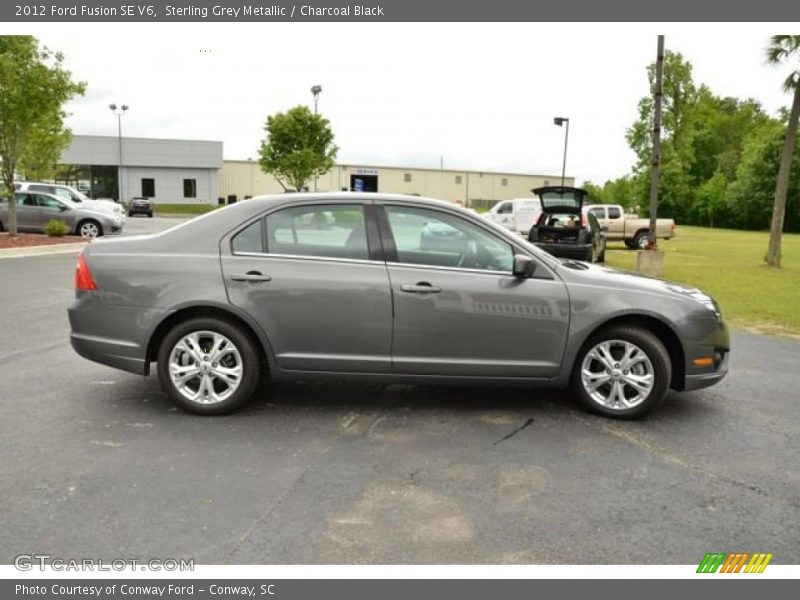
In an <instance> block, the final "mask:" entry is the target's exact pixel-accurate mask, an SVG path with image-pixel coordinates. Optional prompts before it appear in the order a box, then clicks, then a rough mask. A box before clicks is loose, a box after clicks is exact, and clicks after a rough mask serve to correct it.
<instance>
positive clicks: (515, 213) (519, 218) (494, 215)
mask: <svg viewBox="0 0 800 600" xmlns="http://www.w3.org/2000/svg"><path fill="white" fill-rule="evenodd" d="M541 213H542V203H541V202H540V201H539V199H538V198H513V199H511V200H501V201H500V202H498V203H497V204H495V205H494V206H493V207H492V208H491V210H489V212H486V213H483V216H484V218H486V219H488V220H489V221H492V222H493V223H497V224H498V225H501V226H503V227H505V228H506V229H510V230H511V231H513V232H514V233H519V234H522V235H528V232H529V231H530V229H531V227H532V226H533V224H534V223H535V222H536V220H537V219H538V218H539V215H540V214H541Z"/></svg>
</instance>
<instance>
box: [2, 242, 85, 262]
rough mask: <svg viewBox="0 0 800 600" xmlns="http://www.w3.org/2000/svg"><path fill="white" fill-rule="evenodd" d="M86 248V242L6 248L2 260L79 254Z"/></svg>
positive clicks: (3, 250)
mask: <svg viewBox="0 0 800 600" xmlns="http://www.w3.org/2000/svg"><path fill="white" fill-rule="evenodd" d="M85 247H86V242H74V243H71V244H51V245H49V246H25V247H23V248H4V249H2V250H0V259H3V258H21V257H23V256H45V255H47V254H69V253H71V252H76V253H77V252H79V251H80V250H83V249H84V248H85Z"/></svg>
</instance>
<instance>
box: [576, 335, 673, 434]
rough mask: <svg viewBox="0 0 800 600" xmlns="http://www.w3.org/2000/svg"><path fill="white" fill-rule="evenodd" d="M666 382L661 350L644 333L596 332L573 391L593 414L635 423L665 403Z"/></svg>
mask: <svg viewBox="0 0 800 600" xmlns="http://www.w3.org/2000/svg"><path fill="white" fill-rule="evenodd" d="M671 377H672V365H671V363H670V360H669V355H668V354H667V350H666V349H665V348H664V344H662V343H661V341H660V340H659V339H658V338H657V337H656V336H655V335H653V334H652V333H650V332H649V331H647V330H646V329H642V328H640V327H629V326H621V327H614V328H610V329H606V330H604V331H601V332H599V333H598V334H596V335H594V336H592V338H591V339H590V340H589V341H588V342H587V343H586V344H585V345H584V347H583V349H582V351H581V352H580V354H579V355H578V358H577V360H576V362H575V369H574V372H573V377H572V387H573V391H574V392H575V394H576V395H577V397H578V399H579V400H580V402H581V404H583V405H584V406H585V407H586V408H588V409H589V410H591V411H592V412H595V413H598V414H601V415H604V416H607V417H613V418H618V419H636V418H638V417H641V416H644V415H645V414H647V413H648V412H650V411H651V410H653V409H654V408H655V407H656V406H658V404H659V403H660V402H661V401H662V400H663V399H664V396H666V394H667V391H668V390H669V383H670V379H671Z"/></svg>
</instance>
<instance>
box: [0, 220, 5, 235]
mask: <svg viewBox="0 0 800 600" xmlns="http://www.w3.org/2000/svg"><path fill="white" fill-rule="evenodd" d="M5 230H6V228H5V227H3V222H2V221H0V233H3V232H4V231H5Z"/></svg>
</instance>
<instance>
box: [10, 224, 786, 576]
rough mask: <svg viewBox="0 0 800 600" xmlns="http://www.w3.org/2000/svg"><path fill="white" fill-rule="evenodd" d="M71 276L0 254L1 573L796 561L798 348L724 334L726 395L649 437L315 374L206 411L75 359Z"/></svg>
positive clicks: (687, 407) (485, 400)
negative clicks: (56, 566)
mask: <svg viewBox="0 0 800 600" xmlns="http://www.w3.org/2000/svg"><path fill="white" fill-rule="evenodd" d="M140 221H141V222H142V223H141V224H140V223H139V222H140ZM156 221H157V219H153V220H150V219H129V222H128V223H129V226H128V227H126V230H127V232H128V233H135V232H136V229H135V228H136V227H151V226H155V225H156V223H155V222H156ZM167 221H169V220H168V219H167ZM170 222H171V221H170ZM134 224H135V225H134ZM74 263H75V255H74V254H65V255H57V256H36V257H25V258H22V257H19V258H7V259H0V282H2V299H3V308H2V311H0V332H2V334H1V335H2V340H3V342H4V343H3V345H2V348H1V349H0V365H2V369H1V372H2V386H0V401H1V403H2V409H3V418H2V419H0V433H1V435H0V448H1V450H0V452H1V453H2V457H3V458H2V461H0V496H1V497H2V498H3V510H2V512H1V513H0V552H1V554H0V561H1V562H3V563H10V562H12V561H13V558H14V556H15V555H17V554H21V553H47V554H50V555H52V556H54V557H62V558H79V557H104V558H109V559H110V558H114V557H125V558H128V557H138V558H152V557H158V558H168V557H170V558H193V559H195V561H196V562H197V563H198V564H203V563H211V564H218V563H233V564H259V563H411V564H418V563H611V564H627V563H634V564H644V563H649V564H662V563H666V564H689V563H695V564H697V563H698V562H699V561H700V560H701V559H702V557H703V555H704V554H705V553H706V552H711V551H722V552H733V551H744V552H756V551H757V552H772V553H774V555H775V557H774V559H773V562H774V563H797V562H798V561H800V544H798V540H800V523H799V522H798V519H797V515H798V514H799V513H798V510H800V442H799V441H798V440H800V403H799V401H798V398H800V394H799V393H798V381H799V380H798V375H797V369H798V365H800V343H798V342H794V341H790V340H782V339H777V338H771V337H764V336H757V335H751V334H746V333H741V332H735V333H734V337H733V342H734V351H733V354H732V364H731V369H732V374H731V375H730V376H729V377H728V378H727V379H726V380H725V381H724V382H723V383H722V384H720V385H718V386H716V387H714V388H710V389H708V390H703V391H699V392H694V393H688V394H671V395H670V396H669V397H668V398H667V400H666V401H665V403H664V404H663V405H662V406H661V407H660V409H659V410H657V411H656V412H655V413H654V414H653V415H651V416H650V417H649V418H648V419H646V420H643V421H639V422H615V421H610V420H607V419H603V418H600V417H594V416H591V415H587V414H585V413H583V412H581V411H580V410H579V409H578V408H577V407H576V406H575V404H574V403H573V402H572V401H571V400H570V398H569V395H568V394H566V393H560V392H555V391H537V390H529V389H508V388H455V387H415V386H397V385H395V386H380V385H372V384H370V385H366V384H365V385H353V384H308V383H306V384H281V385H278V386H268V385H267V386H264V387H263V388H262V389H261V390H260V391H259V393H258V394H257V398H256V399H254V401H253V402H252V403H251V404H249V405H248V407H247V408H246V410H244V411H242V412H240V413H238V414H235V415H232V416H228V417H218V418H203V417H197V416H192V415H188V414H185V413H183V412H180V411H178V410H176V409H175V408H173V407H172V405H171V404H170V403H169V402H168V401H167V399H166V398H165V396H164V395H163V394H162V392H161V391H160V389H159V385H158V381H157V379H156V377H155V376H151V377H149V378H142V377H138V376H135V375H130V374H126V373H122V372H119V371H115V370H113V369H110V368H107V367H103V366H101V365H96V364H94V363H90V362H88V361H85V360H84V359H82V358H80V357H79V356H77V355H76V354H75V353H74V352H73V351H72V349H71V348H70V346H69V342H68V330H69V326H68V322H67V316H66V307H67V305H68V304H69V302H70V301H71V299H72V296H73V290H72V286H73V283H72V277H73V268H74Z"/></svg>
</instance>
